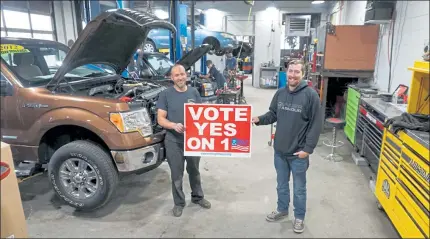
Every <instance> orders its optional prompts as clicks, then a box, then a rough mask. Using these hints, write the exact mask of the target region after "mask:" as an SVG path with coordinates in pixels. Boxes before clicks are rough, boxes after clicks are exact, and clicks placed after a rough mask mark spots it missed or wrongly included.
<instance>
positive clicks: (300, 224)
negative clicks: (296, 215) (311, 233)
mask: <svg viewBox="0 0 430 239" xmlns="http://www.w3.org/2000/svg"><path fill="white" fill-rule="evenodd" d="M304 230H305V223H304V221H303V220H301V219H295V220H294V223H293V231H294V232H295V233H302V232H303V231H304Z"/></svg>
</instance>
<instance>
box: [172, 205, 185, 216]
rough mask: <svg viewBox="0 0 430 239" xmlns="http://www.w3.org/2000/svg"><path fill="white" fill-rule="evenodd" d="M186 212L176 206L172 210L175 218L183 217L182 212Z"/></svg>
mask: <svg viewBox="0 0 430 239" xmlns="http://www.w3.org/2000/svg"><path fill="white" fill-rule="evenodd" d="M183 210H184V207H181V206H174V207H173V209H172V212H173V216H175V217H180V216H182V211H183Z"/></svg>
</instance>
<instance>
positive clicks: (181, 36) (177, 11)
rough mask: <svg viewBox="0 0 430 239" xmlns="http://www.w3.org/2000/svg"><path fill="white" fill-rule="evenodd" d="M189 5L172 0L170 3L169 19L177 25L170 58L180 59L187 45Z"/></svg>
mask: <svg viewBox="0 0 430 239" xmlns="http://www.w3.org/2000/svg"><path fill="white" fill-rule="evenodd" d="M187 7H188V6H187V5H185V4H180V3H179V1H177V0H172V2H171V4H169V20H170V22H171V23H172V24H173V25H174V26H175V27H176V34H175V35H174V36H173V37H172V38H171V40H170V50H169V53H170V59H171V60H172V61H173V62H176V61H178V60H179V59H180V58H181V56H182V52H184V51H186V47H187Z"/></svg>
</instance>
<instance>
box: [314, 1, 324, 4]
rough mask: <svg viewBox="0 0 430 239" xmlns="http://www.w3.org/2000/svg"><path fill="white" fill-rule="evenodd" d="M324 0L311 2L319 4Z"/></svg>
mask: <svg viewBox="0 0 430 239" xmlns="http://www.w3.org/2000/svg"><path fill="white" fill-rule="evenodd" d="M324 2H325V1H312V4H321V3H324Z"/></svg>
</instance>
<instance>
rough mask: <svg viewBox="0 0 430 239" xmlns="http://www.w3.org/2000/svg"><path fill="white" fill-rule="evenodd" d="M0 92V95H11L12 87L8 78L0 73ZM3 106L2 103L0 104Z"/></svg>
mask: <svg viewBox="0 0 430 239" xmlns="http://www.w3.org/2000/svg"><path fill="white" fill-rule="evenodd" d="M0 82H1V94H0V95H2V96H8V95H13V88H12V84H11V83H10V81H9V80H8V79H6V77H5V76H4V75H3V74H1V81H0ZM2 106H3V104H2Z"/></svg>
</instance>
